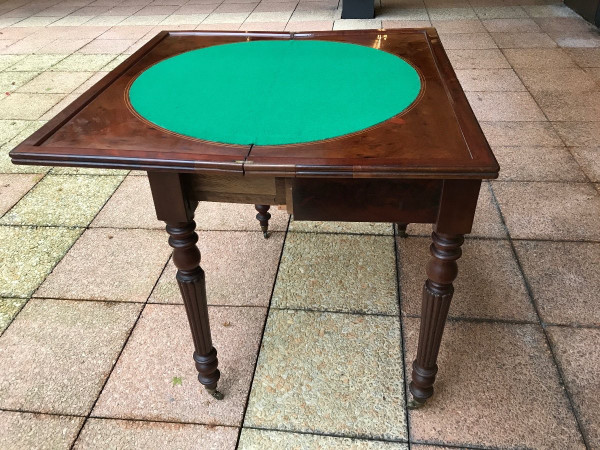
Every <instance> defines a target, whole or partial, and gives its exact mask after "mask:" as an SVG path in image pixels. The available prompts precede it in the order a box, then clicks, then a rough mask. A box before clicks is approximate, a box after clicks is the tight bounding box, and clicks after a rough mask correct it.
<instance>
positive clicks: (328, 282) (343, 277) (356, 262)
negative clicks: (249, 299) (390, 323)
mask: <svg viewBox="0 0 600 450" xmlns="http://www.w3.org/2000/svg"><path fill="white" fill-rule="evenodd" d="M394 263H395V257H394V240H393V238H392V237H391V236H369V235H361V236H356V235H340V234H316V233H288V235H287V238H286V242H285V246H284V250H283V255H282V257H281V263H280V265H279V273H278V276H277V283H276V285H275V289H274V291H273V301H272V306H273V307H276V308H294V309H296V308H299V309H317V310H328V311H346V312H365V313H381V314H397V313H398V301H397V295H396V271H395V270H394Z"/></svg>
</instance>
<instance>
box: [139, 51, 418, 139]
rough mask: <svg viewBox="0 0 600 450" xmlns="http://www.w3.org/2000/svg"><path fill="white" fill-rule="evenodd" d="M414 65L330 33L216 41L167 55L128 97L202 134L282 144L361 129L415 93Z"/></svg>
mask: <svg viewBox="0 0 600 450" xmlns="http://www.w3.org/2000/svg"><path fill="white" fill-rule="evenodd" d="M420 90H421V80H420V77H419V75H418V73H417V71H416V70H415V69H414V68H413V67H412V66H411V65H410V64H408V63H407V62H406V61H404V60H403V59H401V58H399V57H397V56H395V55H392V54H390V53H386V52H383V51H381V50H376V49H373V48H371V47H365V46H361V45H354V44H344V43H339V42H328V41H309V40H306V41H302V40H285V41H276V40H265V41H250V42H240V43H235V44H225V45H216V46H212V47H207V48H203V49H198V50H192V51H189V52H186V53H182V54H180V55H177V56H174V57H171V58H168V59H165V60H163V61H161V62H159V63H157V64H155V65H154V66H152V67H150V68H149V69H147V70H146V71H144V72H143V73H142V74H140V75H139V76H138V78H137V79H136V80H135V81H134V82H133V84H132V85H131V88H130V90H129V100H130V102H131V105H132V106H133V108H134V109H135V111H137V113H138V114H139V115H140V116H142V117H144V118H145V119H146V120H148V121H150V122H152V123H154V124H156V125H157V126H159V127H162V128H164V129H167V130H170V131H172V132H175V133H179V134H182V135H185V136H190V137H194V138H198V139H203V140H207V141H213V142H220V143H226V144H240V145H249V144H255V145H283V144H297V143H304V142H311V141H317V140H322V139H328V138H333V137H338V136H342V135H345V134H348V133H353V132H356V131H360V130H362V129H365V128H368V127H371V126H373V125H376V124H378V123H380V122H383V121H385V120H387V119H389V118H391V117H393V116H395V115H397V114H399V113H401V112H402V111H403V110H405V109H406V108H407V107H408V106H410V105H411V103H413V102H414V101H415V99H416V98H417V97H418V95H419V92H420Z"/></svg>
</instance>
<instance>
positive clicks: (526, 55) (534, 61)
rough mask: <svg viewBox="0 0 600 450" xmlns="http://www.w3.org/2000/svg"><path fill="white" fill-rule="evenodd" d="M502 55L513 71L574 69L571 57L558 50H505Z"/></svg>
mask: <svg viewBox="0 0 600 450" xmlns="http://www.w3.org/2000/svg"><path fill="white" fill-rule="evenodd" d="M503 53H504V56H506V59H508V61H509V62H510V64H511V65H512V66H513V68H515V69H519V68H526V69H558V68H565V67H575V62H574V61H573V59H572V58H571V56H570V55H569V54H568V53H567V52H566V51H564V50H563V49H560V48H507V49H504V50H503Z"/></svg>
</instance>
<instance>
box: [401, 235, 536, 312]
mask: <svg viewBox="0 0 600 450" xmlns="http://www.w3.org/2000/svg"><path fill="white" fill-rule="evenodd" d="M430 242H431V240H430V239H424V238H414V237H411V238H409V239H401V238H398V266H399V267H398V270H399V272H400V287H401V295H402V309H403V312H404V313H406V314H410V315H420V314H421V296H422V290H423V283H424V282H425V280H426V279H427V275H426V273H425V266H426V264H427V261H429V259H430V253H429V245H430ZM454 287H455V293H454V298H453V299H452V306H451V307H450V316H451V317H469V318H483V319H505V320H526V321H536V320H537V318H536V315H535V311H534V309H533V306H532V304H531V301H530V299H529V296H528V294H527V289H526V287H525V283H524V280H523V277H522V275H521V272H520V271H519V266H518V265H517V262H516V261H515V259H514V256H513V253H512V250H511V248H510V245H509V243H508V242H507V241H491V240H467V241H466V242H465V244H464V245H463V254H462V257H461V258H460V259H459V260H458V277H457V278H456V281H455V282H454Z"/></svg>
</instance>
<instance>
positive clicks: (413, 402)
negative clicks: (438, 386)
mask: <svg viewBox="0 0 600 450" xmlns="http://www.w3.org/2000/svg"><path fill="white" fill-rule="evenodd" d="M423 406H425V402H420V401H418V400H415V399H414V398H413V399H412V400H410V401H409V402H408V403H407V404H406V408H407V409H410V410H415V409H420V408H422V407H423Z"/></svg>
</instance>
